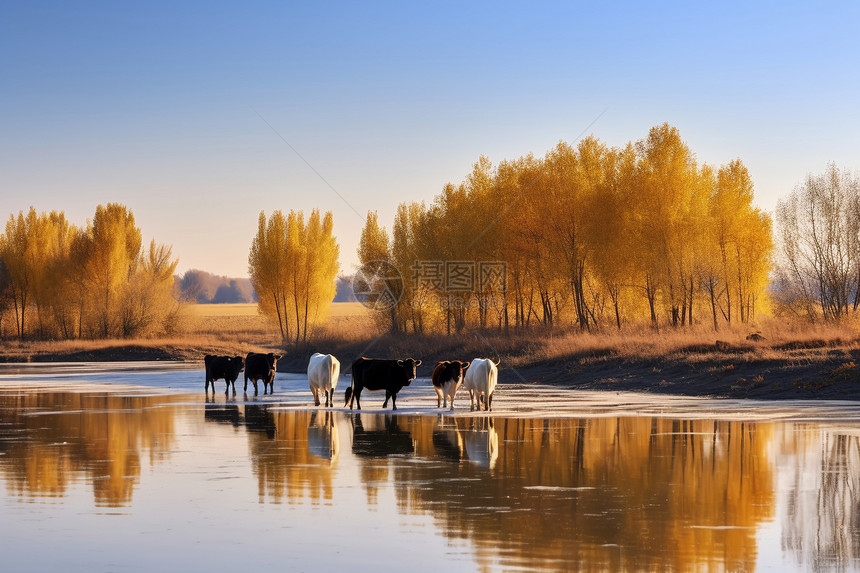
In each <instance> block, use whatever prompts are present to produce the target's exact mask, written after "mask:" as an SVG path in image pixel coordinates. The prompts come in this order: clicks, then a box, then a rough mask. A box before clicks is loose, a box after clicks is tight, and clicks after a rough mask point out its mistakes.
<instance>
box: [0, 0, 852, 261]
mask: <svg viewBox="0 0 860 573" xmlns="http://www.w3.org/2000/svg"><path fill="white" fill-rule="evenodd" d="M241 4H242V5H240V3H235V4H234V3H226V2H217V1H213V2H205V3H203V2H201V3H187V2H185V3H183V2H138V3H127V2H39V1H24V2H19V1H17V0H3V2H2V3H0V216H2V217H4V218H8V216H9V215H10V214H12V213H17V212H18V211H20V210H27V209H28V208H29V207H30V205H33V206H34V207H36V209H37V210H39V211H49V210H52V209H57V210H63V211H65V212H66V214H67V216H68V217H69V218H70V219H71V220H72V221H73V222H75V223H77V224H80V225H83V224H85V223H86V219H87V218H89V217H92V215H93V213H94V212H95V207H96V205H98V204H101V203H107V202H121V203H124V204H125V205H127V206H128V207H130V208H131V209H132V211H133V212H134V214H135V217H136V220H137V223H138V226H140V228H141V229H142V231H143V234H144V237H145V238H146V239H147V240H148V239H150V238H155V239H156V240H157V241H158V242H160V243H168V244H172V245H173V249H174V255H176V256H178V257H179V259H180V262H179V271H180V272H181V271H185V270H188V269H190V268H199V269H203V270H206V271H209V272H213V273H215V274H224V275H229V276H245V275H246V274H247V257H248V249H249V247H250V244H251V240H252V238H253V235H254V233H255V231H256V222H257V217H258V215H259V213H260V211H261V210H262V211H265V212H266V213H267V214H269V213H271V212H272V211H274V210H276V209H281V210H285V211H286V210H289V209H297V210H304V211H305V212H306V213H307V212H309V211H310V210H311V209H313V208H315V207H316V208H320V209H322V210H331V211H333V213H334V220H335V232H336V235H337V236H338V239H339V241H340V244H341V253H342V254H341V261H342V267H343V271H344V272H347V273H349V272H352V271H353V269H354V265H355V263H356V256H355V248H356V246H357V242H358V237H359V235H360V232H361V226H362V224H363V218H362V217H360V216H359V215H357V214H356V211H357V212H358V213H360V214H361V215H364V213H365V212H366V211H367V210H378V211H379V213H380V217H381V219H382V221H384V222H385V223H386V224H387V225H390V224H391V222H392V220H393V215H394V210H395V208H396V205H397V204H398V203H399V202H401V201H413V200H419V201H420V200H426V201H428V202H429V201H431V200H432V198H433V196H434V195H436V194H437V193H438V192H439V191H440V190H441V189H442V186H443V185H444V184H445V183H446V182H448V181H453V182H459V181H461V180H462V179H463V177H464V176H465V175H466V173H467V172H468V171H469V170H470V169H471V166H472V164H473V163H474V162H475V161H476V160H477V158H478V156H479V155H481V154H484V155H487V156H488V157H489V158H490V159H491V160H493V161H494V162H496V163H497V162H498V161H500V160H502V159H506V158H516V157H519V156H521V155H525V154H527V153H529V152H533V153H535V154H536V155H543V154H544V153H545V152H546V150H547V149H549V148H551V147H553V146H554V145H555V144H556V143H557V142H558V141H559V140H565V141H569V142H573V141H574V140H575V138H576V137H577V136H578V135H579V134H580V133H581V132H582V131H583V130H585V129H586V128H587V127H588V126H589V125H590V124H592V122H593V125H591V127H590V129H588V130H587V133H593V134H594V135H595V136H597V137H598V138H600V139H601V140H603V141H605V142H606V143H608V144H610V145H623V144H625V143H626V142H627V141H631V140H634V141H635V140H638V139H641V138H643V137H645V136H646V135H647V133H648V129H649V128H650V127H651V126H654V125H658V124H662V123H663V122H669V123H670V124H672V125H674V126H676V127H678V129H679V130H680V132H681V135H682V137H683V138H684V139H685V140H686V141H687V143H688V144H689V145H690V147H691V148H692V150H693V151H694V152H695V153H696V155H697V158H698V160H699V161H700V162H707V163H711V164H715V165H720V164H723V163H727V162H728V161H730V160H732V159H734V158H736V157H740V158H741V159H742V160H743V161H744V163H745V164H746V165H747V167H748V168H749V169H750V172H751V175H752V177H753V181H754V182H755V189H756V201H757V204H758V205H759V206H760V207H762V208H764V209H766V210H768V211H772V210H773V208H774V207H775V205H776V202H777V201H778V200H779V199H780V198H781V197H785V196H786V195H787V194H788V193H789V192H791V190H792V189H793V187H794V186H795V185H796V184H798V183H800V182H801V181H802V179H803V178H804V176H805V175H806V174H807V173H809V172H813V173H820V172H822V171H823V170H824V168H825V167H826V164H827V163H828V162H831V161H834V162H836V163H837V164H838V165H840V166H841V167H843V168H846V169H849V170H857V169H860V108H858V104H860V35H858V34H857V31H856V26H857V22H858V21H860V5H858V4H856V3H848V2H846V3H831V4H827V5H825V6H823V7H813V6H809V5H806V4H796V5H795V4H791V3H785V2H769V3H757V4H756V5H755V6H752V7H750V6H747V3H708V4H702V3H688V2H684V3H674V2H656V3H629V4H628V3H603V4H600V5H593V4H592V3H581V4H580V3H568V2H560V3H555V2H537V3H528V4H527V3H478V2H476V3H461V2H451V3H446V2H433V3H420V4H419V3H415V4H411V3H409V4H407V3H401V2H367V3H340V2H315V3H309V2H297V3H292V2H256V3H241ZM245 4H248V5H245ZM598 118H599V119H598ZM595 119H597V121H595ZM269 125H271V126H272V127H271V128H270V127H269ZM272 128H274V131H273V129H272ZM275 131H277V133H275ZM282 138H283V139H282ZM285 141H286V142H288V143H289V145H287V143H285ZM290 146H292V147H293V148H295V150H296V151H298V153H300V154H301V157H299V156H298V155H297V154H296V153H295V152H294V151H293V150H292V149H291V148H290ZM302 158H304V160H303V159H302ZM320 176H322V178H321V177H320ZM323 179H324V180H323ZM332 188H333V189H334V190H333V189H332ZM335 191H336V192H335ZM341 197H342V198H341Z"/></svg>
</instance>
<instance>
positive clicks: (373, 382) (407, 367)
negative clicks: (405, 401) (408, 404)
mask: <svg viewBox="0 0 860 573" xmlns="http://www.w3.org/2000/svg"><path fill="white" fill-rule="evenodd" d="M419 366H421V361H420V360H414V359H412V358H407V359H405V360H379V359H376V358H359V359H358V360H356V361H355V362H353V363H352V386H350V387H349V388H347V389H346V394H345V398H346V402H345V403H344V407H346V405H347V404H349V408H350V410H351V409H352V401H353V399H355V403H356V405H357V406H358V409H359V410H361V391H362V390H364V389H365V388H367V389H368V390H385V402H383V403H382V407H383V408H385V407H386V406H388V399H389V398H391V409H392V410H396V409H397V393H398V392H400V390H401V389H402V388H403V387H404V386H409V384H410V383H411V382H412V380H414V379H415V376H416V374H415V369H416V368H417V367H419Z"/></svg>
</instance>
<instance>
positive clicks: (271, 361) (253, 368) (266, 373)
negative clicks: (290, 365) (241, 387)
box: [245, 352, 281, 396]
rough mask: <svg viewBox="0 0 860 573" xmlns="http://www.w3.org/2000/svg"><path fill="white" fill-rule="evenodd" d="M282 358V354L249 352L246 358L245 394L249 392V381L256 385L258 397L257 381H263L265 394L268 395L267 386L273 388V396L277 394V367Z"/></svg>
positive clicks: (255, 390) (255, 393)
mask: <svg viewBox="0 0 860 573" xmlns="http://www.w3.org/2000/svg"><path fill="white" fill-rule="evenodd" d="M280 358H281V355H280V354H272V353H271V352H269V353H268V354H259V353H257V352H249V353H248V356H246V357H245V392H247V391H248V380H250V381H251V382H253V383H254V396H256V395H257V380H262V381H263V394H264V395H265V394H266V386H267V385H268V386H271V390H272V394H274V393H275V366H276V365H277V363H278V360H279V359H280Z"/></svg>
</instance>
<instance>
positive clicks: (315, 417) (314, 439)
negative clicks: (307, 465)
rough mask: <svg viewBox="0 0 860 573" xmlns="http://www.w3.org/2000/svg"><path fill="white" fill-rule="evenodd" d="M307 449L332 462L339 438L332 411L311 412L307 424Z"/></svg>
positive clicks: (312, 453)
mask: <svg viewBox="0 0 860 573" xmlns="http://www.w3.org/2000/svg"><path fill="white" fill-rule="evenodd" d="M308 451H309V452H310V453H311V455H313V456H316V457H318V458H322V459H324V460H328V461H329V462H330V463H332V464H334V463H335V462H336V461H337V454H338V452H340V440H339V439H338V435H337V424H336V423H335V419H334V412H329V411H322V412H319V411H316V412H313V413H312V414H311V422H310V425H309V426H308Z"/></svg>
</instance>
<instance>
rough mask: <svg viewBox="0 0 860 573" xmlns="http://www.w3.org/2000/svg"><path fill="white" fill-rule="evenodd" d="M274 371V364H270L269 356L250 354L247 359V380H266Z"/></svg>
mask: <svg viewBox="0 0 860 573" xmlns="http://www.w3.org/2000/svg"><path fill="white" fill-rule="evenodd" d="M273 369H274V364H272V362H270V360H269V355H268V354H259V353H257V352H249V353H248V356H246V357H245V378H246V379H249V378H257V379H261V378H265V377H266V376H268V375H269V372H270V371H271V370H273Z"/></svg>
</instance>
